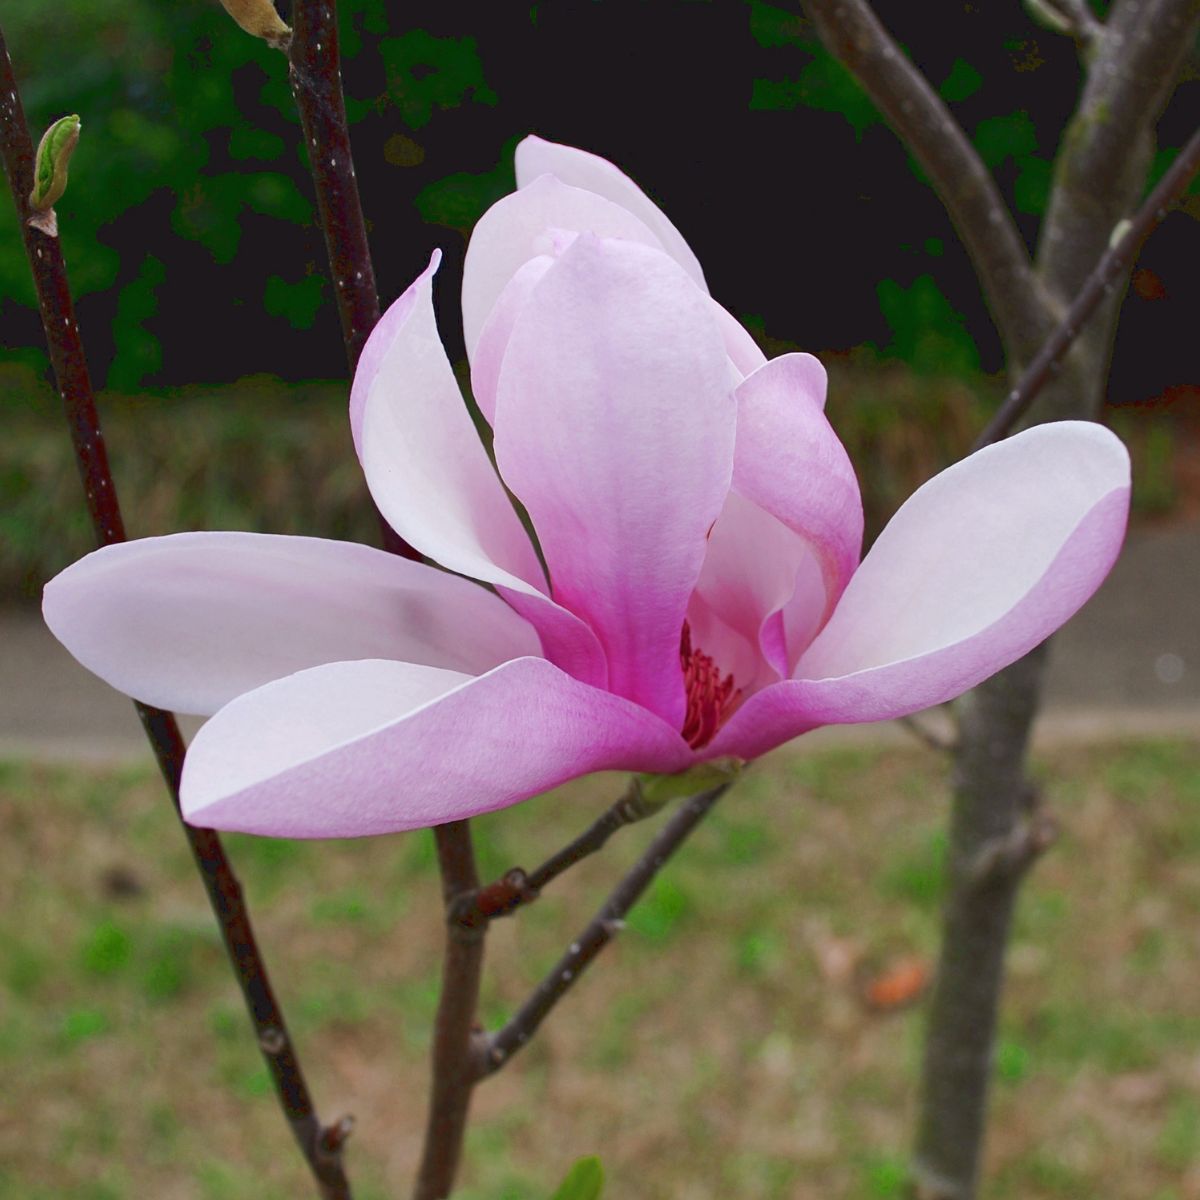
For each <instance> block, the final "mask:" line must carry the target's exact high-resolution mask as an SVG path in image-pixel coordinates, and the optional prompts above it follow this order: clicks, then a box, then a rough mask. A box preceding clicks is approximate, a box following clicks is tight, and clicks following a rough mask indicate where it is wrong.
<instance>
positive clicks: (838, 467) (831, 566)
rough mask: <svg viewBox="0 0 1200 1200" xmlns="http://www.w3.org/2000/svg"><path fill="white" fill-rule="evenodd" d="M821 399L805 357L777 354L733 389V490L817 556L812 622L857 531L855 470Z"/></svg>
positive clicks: (828, 604)
mask: <svg viewBox="0 0 1200 1200" xmlns="http://www.w3.org/2000/svg"><path fill="white" fill-rule="evenodd" d="M824 397H825V371H824V368H823V367H822V366H821V364H820V363H819V362H817V360H816V359H815V358H813V357H812V355H811V354H785V355H782V356H781V357H780V358H774V359H772V360H771V361H770V362H768V363H767V364H766V365H765V366H764V367H762V368H760V369H759V370H758V371H755V372H754V374H752V375H750V376H748V377H747V378H746V380H745V381H744V382H743V383H742V385H741V386H740V387H739V388H738V389H737V404H738V429H737V447H736V450H735V454H734V465H733V487H734V490H735V491H737V492H739V493H740V494H741V495H743V496H745V497H746V498H747V499H748V500H752V501H753V502H754V503H755V504H757V505H758V506H759V507H760V508H762V509H764V510H765V511H766V512H768V513H770V514H771V515H772V516H774V517H775V518H776V519H777V520H779V521H781V522H782V523H783V524H784V525H786V526H787V527H788V528H789V529H790V530H792V531H793V532H794V533H796V534H798V535H799V536H800V537H802V538H803V539H804V540H805V541H806V542H807V543H808V545H810V546H811V547H812V549H813V551H814V553H815V554H816V555H817V558H818V560H819V562H820V564H821V570H822V574H823V576H824V579H825V607H824V611H823V612H822V613H820V614H819V617H818V618H817V620H816V621H815V622H814V624H815V625H819V624H820V622H821V621H822V620H823V619H824V617H826V616H827V615H828V614H829V612H830V611H832V609H833V606H834V604H835V603H836V602H837V599H838V597H839V596H840V595H841V593H842V589H843V588H844V587H845V586H846V581H847V580H848V579H849V578H850V576H851V575H852V574H853V572H854V569H855V567H856V566H857V564H858V556H859V553H860V551H861V549H862V529H863V516H862V499H861V497H860V495H859V490H858V482H857V480H856V479H855V477H854V468H853V467H852V466H851V465H850V460H849V458H848V457H847V456H846V451H845V448H844V447H843V446H842V443H841V442H840V441H839V440H838V437H837V434H835V433H834V432H833V430H832V428H831V427H830V425H829V422H828V421H827V420H826V419H825V416H824V414H823V413H822V411H821V406H822V404H823V403H824ZM804 623H807V621H802V622H801V624H804ZM793 649H794V651H795V652H798V651H799V650H800V649H802V647H795V648H793Z"/></svg>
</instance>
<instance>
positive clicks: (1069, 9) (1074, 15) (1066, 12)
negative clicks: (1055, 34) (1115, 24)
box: [1025, 0, 1104, 54]
mask: <svg viewBox="0 0 1200 1200" xmlns="http://www.w3.org/2000/svg"><path fill="white" fill-rule="evenodd" d="M1025 7H1026V8H1028V9H1029V10H1030V12H1032V13H1033V15H1034V16H1035V17H1036V18H1037V19H1038V20H1040V21H1042V22H1043V23H1044V24H1046V25H1049V26H1050V27H1051V28H1053V29H1056V30H1058V31H1060V32H1062V33H1065V34H1067V35H1068V36H1069V37H1070V38H1071V40H1072V41H1074V42H1075V44H1076V45H1077V46H1078V47H1079V49H1080V50H1082V51H1083V52H1084V53H1085V54H1086V53H1089V52H1090V51H1091V50H1092V48H1093V47H1094V46H1095V45H1096V43H1097V42H1099V41H1100V39H1101V38H1102V37H1103V36H1104V22H1103V21H1101V20H1100V18H1099V17H1097V16H1096V14H1095V13H1094V12H1092V10H1091V9H1090V8H1089V7H1088V4H1087V0H1025Z"/></svg>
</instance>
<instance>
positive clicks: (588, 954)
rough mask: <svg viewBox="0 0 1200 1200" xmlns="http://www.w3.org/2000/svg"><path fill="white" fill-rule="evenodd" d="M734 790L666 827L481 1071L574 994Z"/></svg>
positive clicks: (716, 792)
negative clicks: (677, 855) (644, 895)
mask: <svg viewBox="0 0 1200 1200" xmlns="http://www.w3.org/2000/svg"><path fill="white" fill-rule="evenodd" d="M730 786H731V785H730V784H728V783H724V784H721V785H720V786H719V787H715V788H710V789H709V790H708V791H706V792H701V793H700V794H699V795H697V796H693V797H692V798H691V799H690V800H687V801H685V802H684V804H683V805H682V806H681V807H680V808H679V810H678V811H677V812H676V813H674V814H673V815H672V817H671V819H670V820H669V821H668V822H667V823H666V825H664V826H663V828H662V829H661V830H660V831H659V833H658V834H657V835H656V836H655V838H654V840H653V841H652V842H651V843H650V845H649V847H648V848H647V849H646V852H645V853H644V854H643V855H642V857H641V858H639V859H638V861H637V862H636V863H635V864H634V866H633V868H632V869H631V870H630V871H629V872H628V874H627V875H626V876H625V878H624V879H622V880H621V882H620V883H619V884H617V886H616V887H615V888H614V889H613V891H612V893H611V894H610V895H609V897H608V899H607V900H606V901H605V902H604V904H603V905H601V907H600V909H599V911H598V912H597V913H596V915H595V916H594V917H593V918H592V920H591V921H590V922H589V923H588V925H587V927H586V928H585V929H584V930H583V931H582V932H581V933H580V934H579V936H578V937H577V938H576V939H575V941H573V942H572V943H571V945H570V947H569V948H568V949H567V951H566V953H565V954H564V955H563V956H562V957H561V958H560V959H559V960H558V962H557V963H556V964H555V965H554V968H553V969H552V970H551V971H550V973H549V974H548V975H547V976H546V977H545V978H544V979H543V980H542V982H541V983H539V984H538V985H537V987H536V988H534V990H533V992H532V993H531V994H530V996H529V998H528V999H527V1000H526V1001H525V1003H524V1004H523V1005H521V1007H520V1009H518V1010H517V1012H516V1014H515V1015H514V1016H513V1018H512V1019H511V1020H510V1021H509V1022H508V1023H507V1024H506V1025H505V1026H504V1027H503V1028H502V1029H500V1030H497V1031H496V1033H494V1034H492V1035H491V1037H489V1038H488V1039H487V1042H486V1047H485V1055H484V1057H483V1059H482V1062H481V1068H480V1069H481V1071H482V1072H483V1073H485V1074H492V1073H494V1072H496V1071H498V1070H499V1069H500V1068H501V1067H502V1066H504V1064H505V1063H506V1062H508V1060H509V1059H510V1058H512V1056H513V1055H514V1054H515V1053H516V1052H517V1051H518V1050H520V1049H521V1047H522V1046H524V1045H525V1044H526V1043H527V1042H528V1041H529V1039H530V1038H531V1037H532V1036H533V1035H534V1033H536V1032H537V1029H538V1026H540V1025H541V1023H542V1022H543V1021H544V1020H545V1019H546V1017H547V1016H549V1015H550V1012H551V1010H552V1009H553V1008H554V1006H555V1005H556V1004H557V1003H558V1002H559V1001H560V1000H561V999H562V998H563V997H564V996H565V995H566V994H567V992H568V991H570V989H571V987H572V986H573V985H574V983H575V981H576V980H577V979H578V978H579V976H580V975H581V974H583V972H584V971H585V970H586V969H587V967H588V966H589V965H590V964H591V963H592V962H593V961H594V960H595V958H596V957H597V956H598V955H599V953H600V951H601V950H603V949H604V947H605V946H607V945H608V943H609V942H611V941H612V940H613V939H614V938H615V937H616V936H617V934H618V933H619V932H620V931H621V929H622V928H623V927H624V924H625V916H626V915H627V914H628V912H629V910H630V909H631V908H632V907H633V906H634V904H636V903H637V900H638V898H639V897H640V896H641V894H642V893H643V892H644V891H645V890H646V888H647V887H649V885H650V883H651V882H652V881H653V879H654V877H655V876H656V875H657V874H658V872H659V871H660V870H661V868H662V867H663V865H664V864H665V863H666V862H667V860H668V859H669V858H670V857H671V856H672V855H673V854H674V853H675V851H676V850H678V849H679V847H680V846H681V845H682V844H683V843H684V841H686V840H687V838H688V836H689V835H690V834H691V833H692V832H693V830H695V828H696V827H697V826H698V825H699V824H700V823H701V821H703V820H704V818H705V817H706V816H707V815H708V813H709V812H710V811H711V810H712V808H713V806H714V805H715V804H716V803H717V801H718V800H720V798H721V797H722V796H723V795H724V794H725V793H726V792H727V791H728V790H729V788H730Z"/></svg>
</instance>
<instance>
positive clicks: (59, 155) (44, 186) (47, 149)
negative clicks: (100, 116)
mask: <svg viewBox="0 0 1200 1200" xmlns="http://www.w3.org/2000/svg"><path fill="white" fill-rule="evenodd" d="M79 129H80V121H79V116H78V115H77V114H75V113H72V114H71V115H70V116H69V117H59V119H58V120H57V121H55V122H54V124H53V125H51V126H50V128H49V129H47V130H46V132H45V133H44V134H42V140H41V141H40V142H39V143H38V148H37V155H36V157H35V158H34V164H33V191H31V192H30V193H29V206H30V207H31V208H32V209H33V211H34V212H36V213H44V212H46V211H47V210H48V209H51V208H53V207H54V205H55V204H56V203H57V202H58V201H59V200H60V199H61V197H62V194H63V192H65V191H66V190H67V166H68V164H69V163H70V161H71V155H72V154H73V153H74V152H75V147H76V146H77V145H78V144H79Z"/></svg>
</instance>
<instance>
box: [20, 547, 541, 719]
mask: <svg viewBox="0 0 1200 1200" xmlns="http://www.w3.org/2000/svg"><path fill="white" fill-rule="evenodd" d="M42 610H43V612H44V613H45V617H46V624H47V625H49V626H50V629H51V631H52V632H53V633H54V635H55V636H56V637H57V638H58V639H59V641H60V642H62V643H63V645H64V646H66V648H67V649H68V650H70V652H71V653H72V654H73V655H74V656H75V657H76V658H77V659H78V660H79V661H80V662H81V663H82V664H83V665H84V666H85V667H87V668H88V670H89V671H92V672H93V673H94V674H96V675H99V676H100V678H101V679H103V680H105V681H106V682H107V683H109V684H111V685H112V686H113V687H115V688H116V689H117V690H118V691H122V692H125V693H126V694H127V695H130V696H135V697H136V698H137V699H139V700H143V701H145V702H146V703H148V704H154V705H157V706H158V707H160V708H166V709H169V710H172V711H175V712H187V713H198V714H201V715H207V714H209V713H214V712H216V711H217V709H219V708H220V707H222V705H225V704H228V703H229V701H230V700H232V699H233V698H234V697H235V696H239V695H241V694H242V693H243V692H248V691H252V690H253V689H254V688H257V687H261V686H262V685H263V684H264V683H268V682H270V681H271V680H272V679H279V678H280V677H282V676H284V675H290V674H292V673H293V672H294V671H299V670H302V669H303V668H306V667H314V666H317V665H319V664H321V663H328V662H340V661H344V660H347V659H362V658H382V657H388V658H401V659H404V660H406V661H408V662H415V663H424V664H427V665H429V666H436V667H445V668H449V669H451V670H456V671H467V672H469V673H470V674H472V675H475V674H479V673H480V672H483V671H487V670H490V669H491V668H492V667H494V666H496V665H498V664H499V663H502V662H506V661H507V660H508V659H511V658H519V657H522V656H525V655H529V654H536V653H537V652H538V639H537V635H536V634H535V633H534V631H533V630H532V629H531V628H530V626H529V625H528V624H527V623H526V622H524V621H523V620H521V618H520V617H518V616H517V615H516V614H515V613H514V612H513V611H512V610H511V609H510V608H509V607H508V606H507V605H506V604H505V603H504V602H503V601H502V600H500V599H499V598H498V597H496V596H493V595H492V594H491V593H490V592H488V591H486V590H485V589H483V588H481V587H478V586H477V585H476V584H473V583H471V582H470V580H466V579H460V578H458V577H457V576H454V575H447V574H446V573H445V572H444V571H438V570H436V569H434V568H433V567H427V566H425V565H424V564H423V563H414V562H410V561H408V560H407V559H403V558H398V557H396V556H395V555H392V554H385V553H384V552H383V551H382V550H373V549H371V548H370V547H369V546H359V545H356V544H354V543H351V542H333V541H324V540H322V539H320V538H303V537H281V536H278V535H273V534H259V533H178V534H175V535H173V536H171V537H158V538H144V539H142V540H141V541H135V542H123V543H121V544H119V545H115V546H106V547H105V548H104V549H103V550H97V551H95V552H94V553H92V554H89V555H88V556H87V557H86V558H83V559H81V560H80V561H79V562H77V563H75V564H74V565H73V566H70V567H68V568H67V569H66V570H65V571H63V572H62V573H61V574H60V575H58V576H56V577H55V578H54V579H52V580H51V581H50V582H49V583H48V584H47V585H46V591H45V598H44V600H43V605H42Z"/></svg>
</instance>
